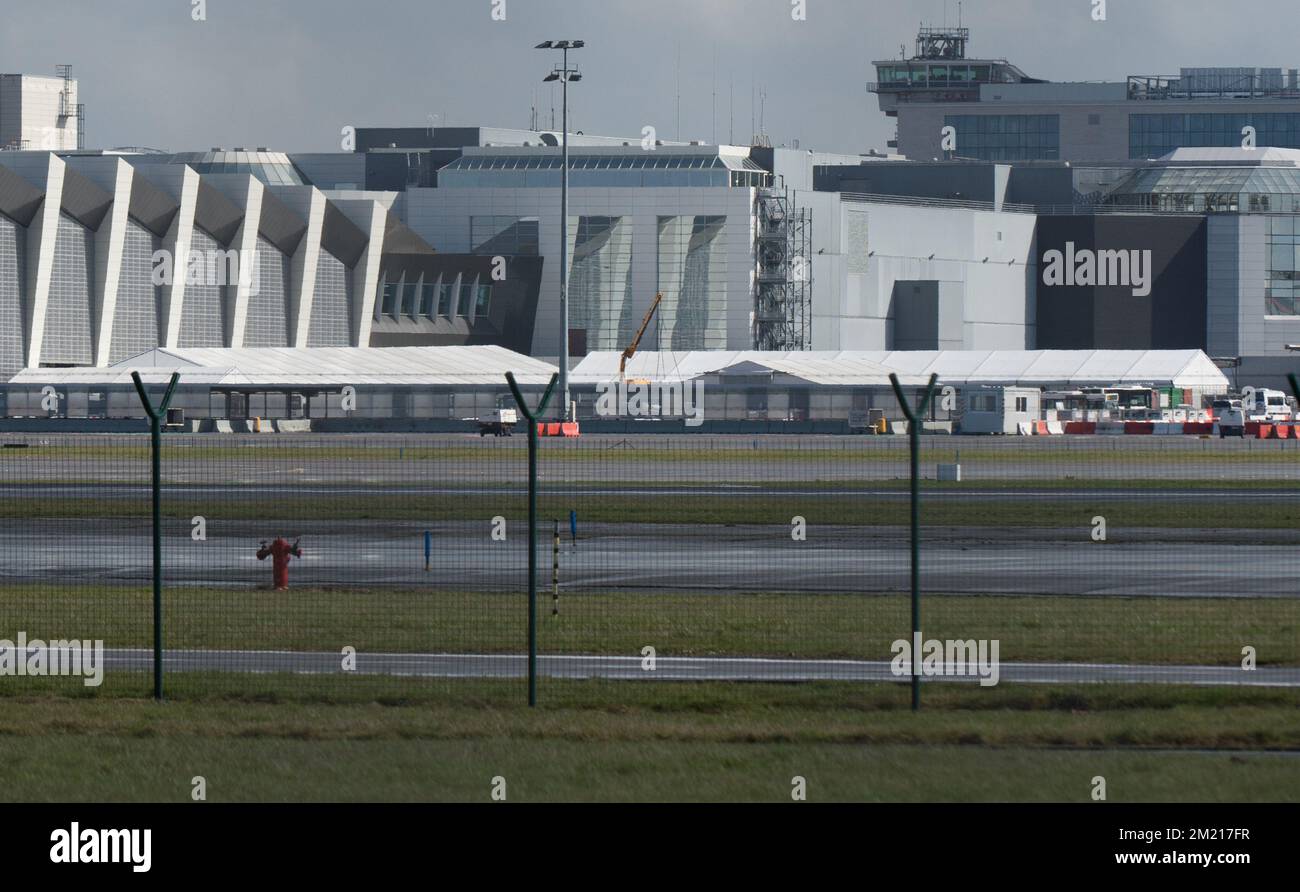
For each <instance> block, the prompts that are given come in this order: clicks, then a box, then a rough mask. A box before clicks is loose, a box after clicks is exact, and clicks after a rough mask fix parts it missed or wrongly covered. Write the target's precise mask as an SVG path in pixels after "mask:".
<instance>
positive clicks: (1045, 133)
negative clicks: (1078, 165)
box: [944, 115, 1061, 161]
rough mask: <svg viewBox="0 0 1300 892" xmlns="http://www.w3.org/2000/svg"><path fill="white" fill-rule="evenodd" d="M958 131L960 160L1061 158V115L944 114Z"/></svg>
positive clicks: (945, 120)
mask: <svg viewBox="0 0 1300 892" xmlns="http://www.w3.org/2000/svg"><path fill="white" fill-rule="evenodd" d="M944 125H945V126H947V127H952V128H954V129H955V130H956V131H957V151H956V153H955V154H956V156H957V157H959V158H976V159H978V160H980V161H1056V160H1059V159H1060V157H1061V116H1060V115H947V116H946V117H945V118H944Z"/></svg>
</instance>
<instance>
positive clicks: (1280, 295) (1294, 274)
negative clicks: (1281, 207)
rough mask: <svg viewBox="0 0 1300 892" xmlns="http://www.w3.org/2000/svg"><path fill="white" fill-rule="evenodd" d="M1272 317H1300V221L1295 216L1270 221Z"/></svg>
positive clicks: (1269, 307) (1268, 296)
mask: <svg viewBox="0 0 1300 892" xmlns="http://www.w3.org/2000/svg"><path fill="white" fill-rule="evenodd" d="M1268 230H1269V231H1268V258H1269V262H1268V285H1267V290H1266V292H1265V304H1266V309H1265V312H1266V313H1267V315H1269V316H1300V274H1298V273H1300V221H1297V218H1296V217H1291V216H1282V215H1277V216H1270V217H1269V218H1268Z"/></svg>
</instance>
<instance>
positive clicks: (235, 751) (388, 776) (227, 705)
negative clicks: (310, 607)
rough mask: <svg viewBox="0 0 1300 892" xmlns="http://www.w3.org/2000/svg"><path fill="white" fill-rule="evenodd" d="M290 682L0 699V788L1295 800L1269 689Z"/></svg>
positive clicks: (217, 682)
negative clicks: (163, 694) (433, 686)
mask: <svg viewBox="0 0 1300 892" xmlns="http://www.w3.org/2000/svg"><path fill="white" fill-rule="evenodd" d="M296 681H297V682H298V683H297V684H295V685H293V686H284V685H280V684H277V683H276V681H275V680H274V679H270V678H263V679H260V682H259V684H261V685H264V686H265V687H264V688H263V690H261V691H258V690H256V687H257V685H254V689H252V690H249V686H248V685H247V684H246V679H229V678H224V679H223V678H222V677H215V678H209V679H204V680H202V681H201V682H200V680H197V679H180V680H178V682H177V684H176V685H175V686H174V687H175V688H176V690H175V696H176V697H177V699H176V700H174V701H169V702H166V703H163V704H154V703H152V702H149V701H145V700H141V699H138V698H131V699H126V698H123V697H122V696H121V695H122V694H123V693H124V691H123V690H121V688H122V686H123V685H124V684H125V683H124V682H123V681H121V680H120V679H119V680H118V681H116V682H113V683H112V684H111V685H106V687H110V688H111V687H113V686H116V687H117V688H119V690H116V691H114V690H111V689H110V690H107V691H104V692H102V695H101V696H96V697H94V698H79V699H62V698H54V699H51V698H49V697H48V696H11V697H4V698H3V699H2V700H0V702H3V706H4V708H3V710H2V711H0V784H3V785H4V788H5V791H6V796H7V798H9V799H10V800H11V801H12V800H18V801H24V800H43V799H55V800H70V799H76V800H82V799H92V800H110V801H117V800H161V801H182V800H188V798H189V795H190V789H191V787H190V783H191V779H192V778H193V777H194V776H196V775H197V776H202V777H204V778H205V779H206V781H207V784H208V796H209V799H210V800H213V801H232V800H299V799H302V800H346V801H352V800H459V801H488V799H489V793H490V790H491V783H492V778H494V777H497V776H501V777H504V778H505V779H506V782H507V790H508V794H507V795H508V798H509V799H510V800H513V801H538V800H556V799H560V800H638V801H641V800H674V801H676V800H682V801H708V800H728V801H736V800H746V801H749V800H753V801H773V802H777V801H789V800H790V789H791V779H792V778H793V777H795V776H796V775H797V776H801V777H804V778H805V779H806V780H807V785H808V791H809V800H810V801H907V800H926V801H977V800H997V801H1087V800H1088V796H1089V792H1090V790H1091V786H1090V784H1091V779H1092V778H1093V777H1095V776H1096V775H1102V776H1105V777H1106V779H1107V785H1108V798H1109V799H1110V801H1143V800H1161V801H1181V800H1186V801H1218V800H1223V801H1277V800H1281V801H1297V800H1298V799H1300V698H1298V697H1297V695H1296V694H1295V693H1294V692H1288V691H1234V692H1231V696H1227V695H1226V693H1225V692H1222V691H1214V690H1206V689H1171V688H1163V687H1162V688H1145V687H1127V686H1125V687H1123V688H1111V687H1107V686H1097V687H1094V688H1091V689H1089V690H1088V691H1087V692H1086V693H1084V694H1080V693H1078V692H1075V691H1068V690H1052V689H1037V688H1035V689H1032V690H1030V689H1024V688H1021V689H1015V688H1000V689H998V690H996V691H994V692H992V693H993V696H992V697H991V698H987V697H978V696H976V695H973V694H972V693H971V692H969V691H966V690H964V689H956V688H952V687H947V688H942V689H940V688H934V689H927V694H926V707H925V710H924V711H923V712H921V713H920V714H918V715H914V714H912V713H911V712H909V711H908V710H907V709H906V706H905V704H906V702H907V695H906V688H905V687H904V686H901V685H861V686H852V687H847V688H846V687H845V686H843V685H800V686H789V685H722V684H699V685H696V684H687V685H675V686H671V689H668V688H666V687H664V686H657V685H610V684H601V683H581V682H565V683H559V682H557V683H555V685H557V686H559V685H563V686H566V687H568V688H569V690H565V691H560V690H558V689H552V690H549V691H544V695H545V696H544V698H543V705H542V707H541V708H539V709H536V710H528V709H526V708H524V707H522V706H499V705H489V703H494V702H498V701H500V700H501V694H502V693H503V691H502V687H503V686H505V687H506V688H509V687H510V686H509V685H506V684H505V683H493V682H466V683H464V684H462V685H459V686H456V687H453V688H452V689H450V690H449V691H441V692H436V693H435V692H432V691H428V692H426V693H425V694H424V695H414V696H412V697H410V698H405V699H401V700H392V699H387V698H384V697H382V696H379V697H376V696H375V691H376V690H377V688H376V686H375V683H374V680H373V679H365V678H356V679H353V681H355V682H357V685H356V686H355V688H354V689H353V690H351V691H347V692H344V693H343V694H341V695H340V694H339V693H338V692H337V690H336V689H335V687H334V686H326V685H324V684H322V680H321V679H311V678H308V679H297V680H296ZM51 684H53V682H51ZM200 687H201V688H202V693H198V692H197V691H198V689H199V688H200ZM0 690H3V689H0ZM285 690H291V691H293V693H292V694H291V695H288V696H283V695H279V694H274V693H272V691H285ZM512 690H513V691H514V693H516V694H517V695H520V696H521V695H522V687H521V686H520V685H518V684H516V685H514V686H513V689H512ZM241 692H242V693H241ZM548 697H549V700H551V701H556V702H562V703H563V704H564V705H562V706H552V705H547V698H548ZM32 740H39V741H40V743H39V745H38V746H33V745H32V743H31V742H32ZM1208 750H1216V751H1214V752H1210V751H1208Z"/></svg>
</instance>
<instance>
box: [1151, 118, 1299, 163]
mask: <svg viewBox="0 0 1300 892" xmlns="http://www.w3.org/2000/svg"><path fill="white" fill-rule="evenodd" d="M1248 126H1249V127H1254V128H1255V145H1257V146H1269V147H1270V148H1276V149H1300V114H1296V113H1245V112H1238V113H1236V114H1205V113H1197V114H1163V115H1129V119H1128V145H1129V150H1128V156H1129V158H1133V159H1142V158H1159V157H1160V156H1162V155H1167V154H1169V153H1170V152H1172V151H1173V150H1174V149H1181V148H1216V147H1217V148H1232V147H1234V146H1240V145H1241V144H1242V140H1243V138H1244V137H1243V134H1242V132H1241V131H1242V130H1243V129H1244V128H1246V127H1248Z"/></svg>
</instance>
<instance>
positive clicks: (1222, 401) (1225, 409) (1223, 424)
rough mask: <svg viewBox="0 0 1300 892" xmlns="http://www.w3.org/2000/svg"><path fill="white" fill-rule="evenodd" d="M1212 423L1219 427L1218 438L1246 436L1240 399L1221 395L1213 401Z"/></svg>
mask: <svg viewBox="0 0 1300 892" xmlns="http://www.w3.org/2000/svg"><path fill="white" fill-rule="evenodd" d="M1213 408H1214V423H1215V424H1216V425H1217V426H1218V428H1219V439H1220V440H1222V439H1223V438H1224V437H1244V436H1246V413H1245V411H1244V410H1243V409H1242V406H1241V400H1234V399H1228V398H1227V397H1221V398H1219V399H1216V400H1215V401H1214V403H1213Z"/></svg>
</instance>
